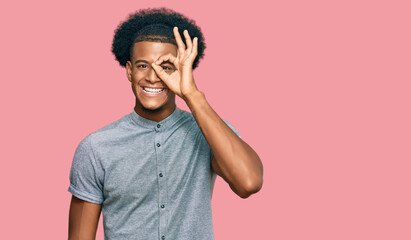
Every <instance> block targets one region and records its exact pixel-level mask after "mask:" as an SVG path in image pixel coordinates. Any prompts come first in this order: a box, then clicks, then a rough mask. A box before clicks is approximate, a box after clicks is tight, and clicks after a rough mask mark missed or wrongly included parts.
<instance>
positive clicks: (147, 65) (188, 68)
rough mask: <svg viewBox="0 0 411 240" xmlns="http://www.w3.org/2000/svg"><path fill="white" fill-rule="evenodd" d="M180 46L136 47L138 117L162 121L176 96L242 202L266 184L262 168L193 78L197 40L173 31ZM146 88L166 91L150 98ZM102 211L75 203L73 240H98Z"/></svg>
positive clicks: (131, 64)
mask: <svg viewBox="0 0 411 240" xmlns="http://www.w3.org/2000/svg"><path fill="white" fill-rule="evenodd" d="M173 31H174V36H175V38H176V42H177V46H175V45H173V44H170V43H160V42H138V43H135V44H134V50H133V54H132V55H133V56H132V59H131V60H130V61H128V62H127V65H126V70H127V78H128V80H129V81H130V83H131V86H132V90H133V93H134V95H135V97H136V105H135V111H136V112H137V114H139V115H140V116H142V117H144V118H146V119H150V120H152V121H156V122H158V121H161V120H163V119H165V118H166V117H168V116H169V115H170V114H171V113H172V112H173V111H174V109H175V107H176V104H175V95H177V96H179V97H181V98H182V99H183V100H184V101H185V102H186V103H187V106H188V107H189V108H190V110H191V112H192V114H193V116H194V118H195V120H196V122H197V124H198V126H199V127H200V129H201V131H202V133H203V135H204V137H205V138H206V140H207V142H208V144H209V145H210V147H211V150H212V151H213V154H214V157H213V159H212V161H211V164H212V168H213V170H214V171H215V172H216V173H217V174H218V175H219V176H221V177H222V178H223V179H224V180H225V181H226V182H227V183H228V184H229V186H230V188H231V189H232V190H233V191H234V192H235V193H236V194H237V195H238V196H240V197H241V198H247V197H249V196H250V195H251V194H254V193H256V192H258V191H259V190H260V189H261V187H262V184H263V165H262V163H261V160H260V158H259V157H258V155H257V154H256V152H255V151H254V150H253V149H252V148H251V147H250V146H249V145H248V144H247V143H246V142H244V141H243V140H242V139H240V138H239V137H238V136H237V135H236V134H235V133H234V132H233V131H232V130H231V129H230V128H229V127H228V126H227V124H225V122H224V121H223V120H222V119H221V118H220V117H219V116H218V114H217V113H216V112H215V111H214V110H213V108H212V107H211V106H210V105H209V103H208V102H207V100H206V98H205V95H204V93H203V92H201V91H200V90H199V89H198V88H197V86H196V84H195V82H194V77H193V69H192V66H193V62H194V59H195V57H196V56H197V46H198V39H197V38H194V39H193V40H192V39H191V37H190V35H189V33H188V32H187V31H186V30H185V31H184V37H185V40H186V43H187V46H185V45H184V43H183V41H182V39H181V36H180V34H179V33H178V29H177V27H175V28H174V29H173ZM142 87H151V88H157V89H160V88H161V89H164V90H163V92H162V93H161V94H159V95H155V96H148V95H147V94H145V93H144V92H143V89H142ZM100 211H101V205H99V204H92V203H87V202H85V201H82V200H80V199H76V198H75V197H73V199H72V203H71V207H70V220H69V223H70V226H69V239H94V238H95V233H96V230H97V223H98V219H99V216H100Z"/></svg>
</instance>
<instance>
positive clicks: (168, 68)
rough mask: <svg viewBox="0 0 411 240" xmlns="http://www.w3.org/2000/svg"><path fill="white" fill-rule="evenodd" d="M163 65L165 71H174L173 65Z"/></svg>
mask: <svg viewBox="0 0 411 240" xmlns="http://www.w3.org/2000/svg"><path fill="white" fill-rule="evenodd" d="M161 67H162V68H163V70H164V71H167V72H171V71H174V68H173V67H171V66H167V65H163V66H161Z"/></svg>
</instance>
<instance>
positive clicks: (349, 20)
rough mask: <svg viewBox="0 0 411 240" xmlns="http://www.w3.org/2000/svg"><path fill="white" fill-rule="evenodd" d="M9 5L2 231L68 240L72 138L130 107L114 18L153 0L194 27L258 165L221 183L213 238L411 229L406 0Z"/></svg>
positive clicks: (4, 7) (219, 99)
mask: <svg viewBox="0 0 411 240" xmlns="http://www.w3.org/2000/svg"><path fill="white" fill-rule="evenodd" d="M4 2H5V1H3V2H2V3H1V4H0V5H1V6H0V9H1V10H0V11H1V12H0V18H1V21H0V31H1V44H0V48H1V49H0V57H1V70H0V78H1V86H0V91H1V94H0V97H1V101H0V104H1V126H0V127H1V129H0V132H1V134H0V135H1V149H2V150H1V155H2V156H1V162H0V164H1V166H0V171H1V172H0V184H1V190H2V195H1V204H0V218H1V225H2V227H1V229H2V230H1V239H65V238H67V226H68V210H69V203H70V197H71V195H70V193H69V192H67V188H68V186H69V170H70V166H71V161H72V157H73V154H74V151H75V148H76V147H77V145H78V144H79V142H80V141H81V140H82V139H83V138H84V137H85V136H87V135H88V134H89V133H91V132H93V131H95V130H97V129H99V128H101V127H103V126H105V125H107V124H109V123H110V122H112V121H115V120H117V119H119V118H121V117H122V116H124V115H126V114H128V113H130V112H131V111H132V108H133V103H134V102H133V94H132V92H131V89H130V86H129V83H128V81H127V79H126V76H125V71H124V69H123V68H121V67H119V65H118V64H117V63H116V62H115V61H114V57H113V55H112V54H111V52H110V48H111V42H112V37H113V32H114V29H115V28H116V26H117V25H118V24H119V23H120V21H122V20H124V19H125V18H126V17H127V16H128V14H129V13H131V12H133V11H135V10H137V9H140V8H146V7H159V6H166V7H170V8H173V9H175V10H177V11H179V12H182V13H184V14H185V15H186V16H188V17H190V18H194V19H195V20H196V22H197V23H198V25H200V26H201V28H202V30H203V32H204V35H205V38H206V42H207V49H206V56H205V59H204V60H203V61H202V62H201V63H200V66H199V68H198V69H197V70H196V71H195V79H196V82H197V84H198V86H199V88H200V89H201V90H202V91H204V92H205V93H206V97H207V99H208V100H209V102H210V103H211V104H212V106H213V107H214V108H215V110H216V111H217V113H219V114H220V116H221V117H223V118H224V119H226V120H228V121H229V122H230V123H231V124H232V125H233V126H234V127H235V128H237V130H238V131H239V132H240V134H241V135H242V137H243V139H244V140H246V141H247V142H248V143H249V144H250V145H251V146H252V147H253V148H254V149H255V150H256V151H257V152H258V153H259V155H260V157H261V159H262V161H263V163H264V167H265V172H264V180H265V182H264V186H263V189H262V190H261V192H260V193H258V194H257V195H254V196H252V197H250V198H249V199H247V200H242V199H240V198H239V197H237V196H235V195H234V193H232V192H231V190H230V189H229V187H228V185H227V184H225V183H224V182H223V181H222V180H221V179H219V180H218V181H217V185H216V189H215V193H214V196H213V200H212V204H213V218H214V229H215V236H216V239H220V240H221V239H279V240H286V239H287V240H288V239H289V240H291V239H292V240H294V239H296V240H297V239H315V240H329V239H373V240H375V239H411V229H410V228H411V204H410V203H411V191H410V190H411V189H410V188H411V184H410V183H411V174H410V170H411V163H410V160H411V149H410V144H411V137H410V136H411V127H410V122H411V113H410V107H411V106H410V103H411V97H410V95H411V94H410V90H411V88H410V87H411V84H410V81H411V70H410V66H411V44H410V43H411V35H410V29H411V27H410V25H411V17H410V16H411V14H410V9H411V8H410V7H411V6H410V4H409V1H395V0H394V1H325V0H324V1H317V0H316V1H302V0H299V1H297V0H294V1H262V0H253V1H222V0H220V1H202V2H200V1H171V0H167V1H157V0H150V1H136V0H135V1H117V2H116V3H115V2H114V1H112V2H110V3H108V2H107V1H66V2H62V1H13V3H7V4H6V3H4ZM10 2H11V1H10ZM120 2H121V3H120ZM179 105H180V106H181V107H182V108H184V109H187V108H186V106H185V105H184V103H182V102H181V101H179ZM97 235H98V236H97V239H103V231H102V225H100V227H99V230H98V234H97Z"/></svg>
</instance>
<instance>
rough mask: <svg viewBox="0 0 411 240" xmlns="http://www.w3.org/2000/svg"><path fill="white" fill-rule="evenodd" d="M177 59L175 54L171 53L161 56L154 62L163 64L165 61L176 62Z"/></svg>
mask: <svg viewBox="0 0 411 240" xmlns="http://www.w3.org/2000/svg"><path fill="white" fill-rule="evenodd" d="M176 60H177V58H176V57H175V56H173V55H172V54H171V53H169V54H166V55H163V56H160V57H159V58H158V59H157V60H156V61H155V62H154V63H155V64H157V65H160V64H162V63H163V62H171V63H174V62H175V61H176Z"/></svg>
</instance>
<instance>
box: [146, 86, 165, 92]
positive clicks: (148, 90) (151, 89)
mask: <svg viewBox="0 0 411 240" xmlns="http://www.w3.org/2000/svg"><path fill="white" fill-rule="evenodd" d="M163 90H164V88H148V87H143V91H144V92H148V93H159V92H162V91H163Z"/></svg>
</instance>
